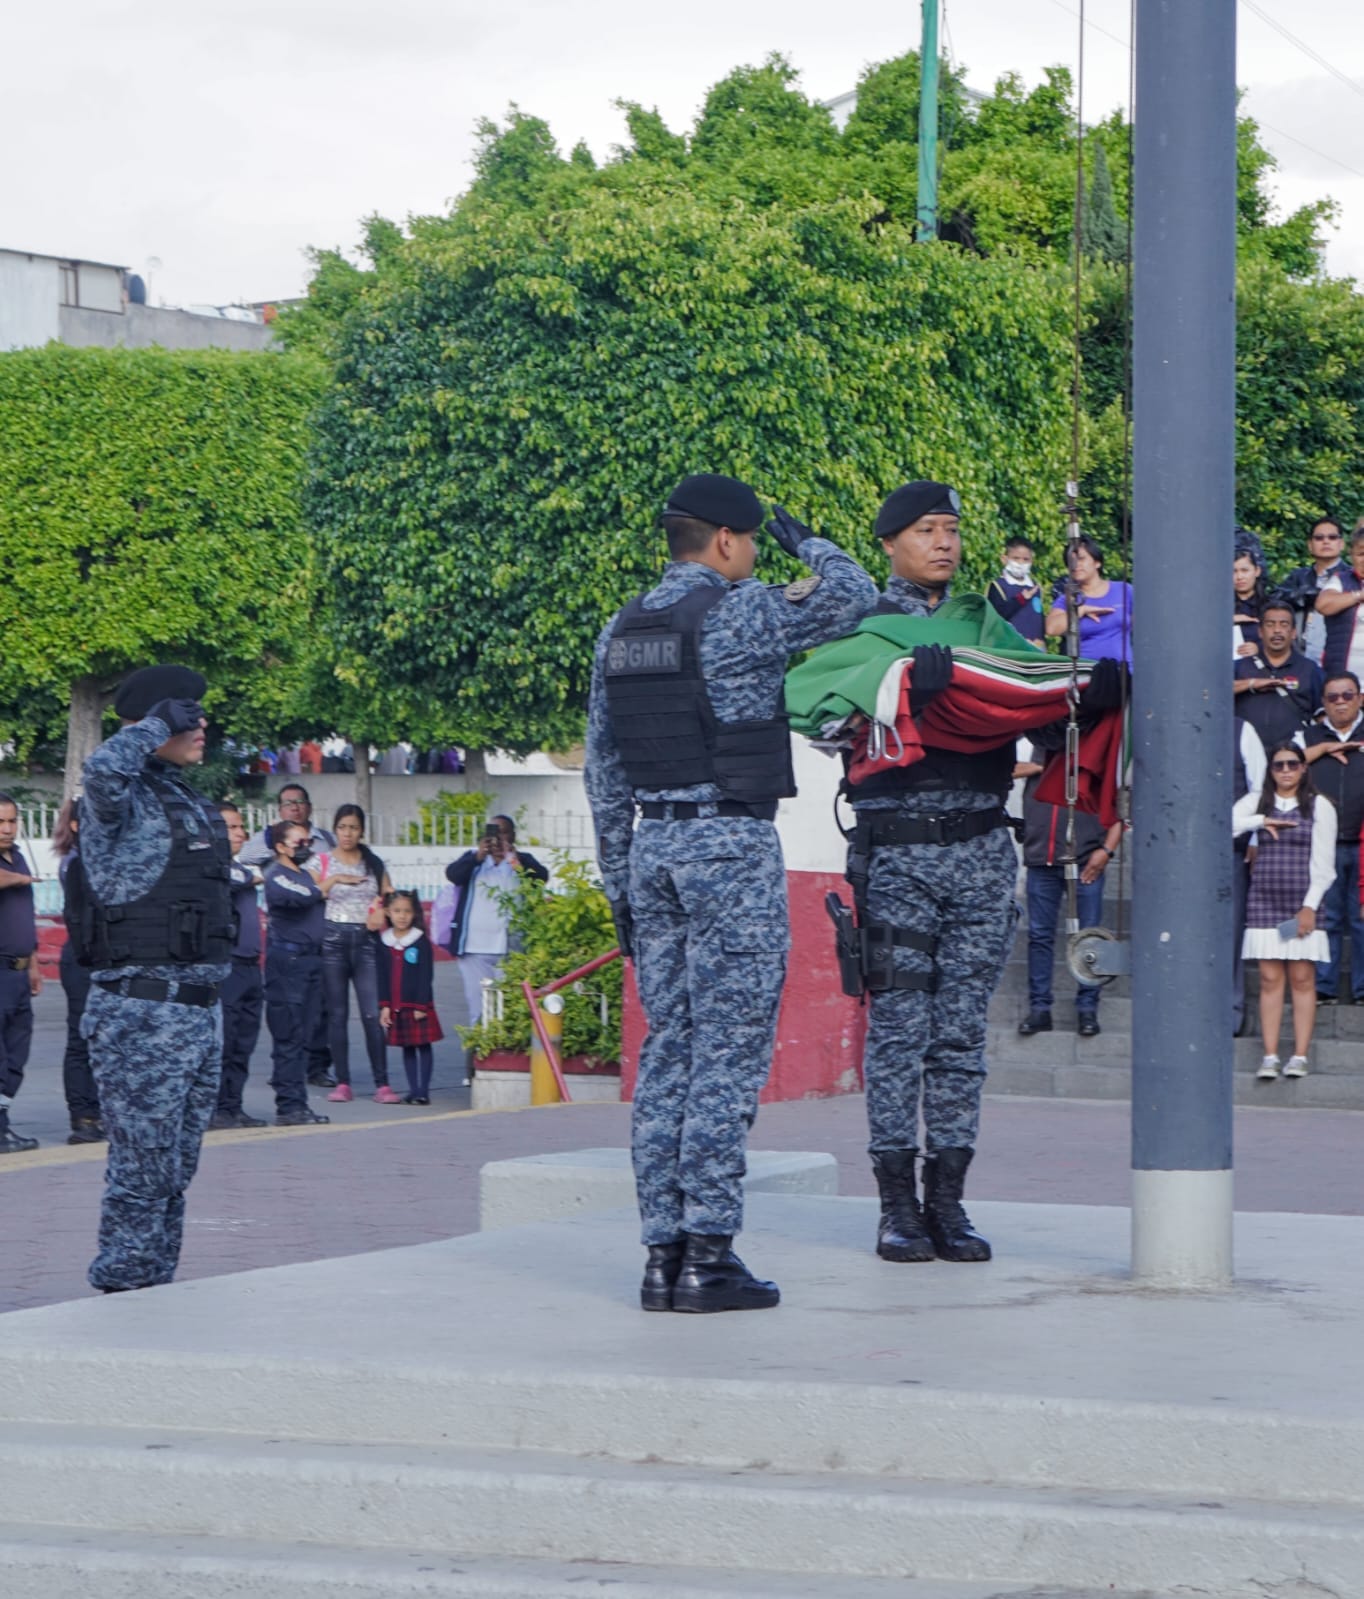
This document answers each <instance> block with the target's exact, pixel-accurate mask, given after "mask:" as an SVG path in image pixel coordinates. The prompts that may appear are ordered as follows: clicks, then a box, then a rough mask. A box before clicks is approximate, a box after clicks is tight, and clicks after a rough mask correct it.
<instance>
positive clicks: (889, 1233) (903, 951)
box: [848, 482, 1018, 1261]
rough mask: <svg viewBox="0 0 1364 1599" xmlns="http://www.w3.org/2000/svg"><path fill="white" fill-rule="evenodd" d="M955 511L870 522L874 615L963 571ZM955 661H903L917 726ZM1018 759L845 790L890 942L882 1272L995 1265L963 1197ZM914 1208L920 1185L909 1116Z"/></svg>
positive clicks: (870, 1111)
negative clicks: (878, 552) (908, 1264)
mask: <svg viewBox="0 0 1364 1599" xmlns="http://www.w3.org/2000/svg"><path fill="white" fill-rule="evenodd" d="M960 512H961V501H960V499H959V498H958V496H957V492H956V490H955V489H953V488H951V487H949V485H948V484H946V483H932V482H916V483H906V484H905V485H904V486H903V487H901V488H898V489H896V490H895V492H894V493H893V494H892V495H891V496H890V497H889V498H888V499H887V500H886V502H885V504H884V505H883V506H882V507H881V510H880V512H879V513H878V515H877V518H876V523H875V532H876V536H877V537H878V538H879V539H880V540H881V544H882V547H883V548H884V550H885V551H886V554H887V555H889V556H890V562H891V577H890V581H889V583H888V584H887V586H886V592H885V596H884V598H883V599H882V601H881V603H880V605H879V606H878V607H877V609H878V610H879V611H883V612H902V613H904V614H905V615H908V616H931V615H932V614H933V612H934V611H935V610H936V609H937V608H938V606H939V605H940V604H941V603H942V602H943V600H945V599H946V598H947V594H948V587H949V585H950V583H951V581H952V578H953V576H954V575H955V574H956V570H957V568H958V566H959V565H960V564H961V532H960V523H959V520H958V518H959V516H960ZM951 664H952V663H951V654H950V652H949V651H947V650H945V649H942V648H941V647H939V646H937V645H927V646H921V647H920V648H918V649H916V650H915V651H914V654H913V672H912V678H911V702H910V709H911V712H912V714H914V715H915V716H917V715H918V714H919V712H920V711H921V710H922V708H923V706H924V705H925V704H926V703H927V701H928V700H929V699H930V698H931V697H932V696H933V694H935V693H937V692H940V691H941V690H942V689H944V688H946V687H947V686H948V683H949V681H950V677H951ZM1013 764H1014V745H1013V743H1012V742H1010V743H1008V744H1006V745H1004V746H1003V747H1001V748H1000V749H998V750H992V751H989V752H987V753H984V754H979V755H960V754H956V753H953V752H951V751H948V750H942V749H929V750H928V751H927V753H926V754H925V756H924V758H923V759H922V760H920V761H918V762H916V763H915V764H914V765H912V766H908V767H903V768H900V767H896V768H887V769H886V770H885V771H883V772H879V773H876V774H875V775H873V776H872V777H869V778H868V779H867V780H866V781H865V782H861V783H858V784H857V785H856V786H855V787H854V788H853V789H852V803H853V808H854V811H855V812H856V816H857V828H856V832H855V834H854V841H853V845H852V848H851V851H850V856H849V873H848V875H849V880H850V881H852V882H853V885H854V889H855V890H856V889H857V888H858V879H859V876H860V877H861V878H862V879H863V881H864V883H865V888H864V889H863V890H862V893H863V895H864V900H863V903H864V909H863V913H862V914H863V918H864V925H865V923H868V922H869V923H872V924H880V925H881V927H882V928H884V929H887V930H889V936H890V941H891V943H892V946H893V949H892V953H893V958H894V970H895V979H894V981H895V986H894V987H891V988H886V989H882V990H880V991H877V992H873V993H872V994H871V1000H870V1006H871V1017H870V1024H869V1026H868V1029H867V1045H866V1053H865V1056H864V1060H863V1069H864V1074H865V1077H866V1089H867V1119H868V1122H869V1124H870V1131H871V1146H870V1153H871V1161H872V1169H873V1170H874V1172H875V1174H876V1182H877V1187H878V1188H879V1190H880V1194H881V1221H880V1227H879V1229H878V1235H877V1245H876V1252H877V1254H878V1255H880V1256H881V1258H882V1259H883V1260H895V1261H926V1260H932V1259H934V1258H935V1256H936V1257H940V1258H941V1259H943V1260H989V1258H990V1246H989V1244H988V1243H987V1242H986V1241H985V1239H984V1238H982V1237H981V1236H980V1234H979V1233H977V1232H976V1231H975V1230H974V1229H973V1228H972V1226H971V1223H970V1221H969V1220H968V1219H967V1216H966V1212H965V1211H964V1210H963V1209H962V1205H961V1198H962V1191H963V1186H964V1183H965V1179H966V1172H967V1168H968V1167H969V1166H970V1164H971V1158H972V1154H973V1151H974V1147H975V1141H976V1129H977V1125H978V1123H979V1120H980V1095H981V1089H982V1087H983V1085H984V1082H985V1019H986V1010H987V1007H988V1006H989V1003H990V996H991V995H992V994H993V993H994V990H995V988H996V986H997V985H998V982H999V979H1000V975H1001V973H1002V972H1003V969H1004V962H1005V960H1006V959H1007V957H1008V953H1009V944H1010V941H1011V939H1012V938H1013V931H1014V922H1015V920H1016V919H1017V914H1018V912H1017V907H1016V904H1015V901H1014V884H1015V880H1016V878H1017V874H1018V857H1017V855H1016V853H1015V851H1014V844H1013V839H1012V837H1011V836H1010V833H1009V830H1008V821H1007V818H1006V816H1005V813H1004V801H1005V799H1006V797H1007V795H1008V792H1009V788H1010V784H1011V781H1012V773H1013ZM921 1093H922V1100H923V1120H924V1131H925V1135H926V1136H925V1146H926V1153H925V1157H924V1203H923V1208H922V1209H921V1208H920V1205H919V1198H918V1190H917V1187H916V1183H915V1157H916V1155H917V1153H918V1147H919V1104H920V1095H921Z"/></svg>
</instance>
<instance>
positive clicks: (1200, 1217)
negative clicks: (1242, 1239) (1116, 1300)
mask: <svg viewBox="0 0 1364 1599" xmlns="http://www.w3.org/2000/svg"><path fill="white" fill-rule="evenodd" d="M1232 1177H1233V1174H1232V1173H1231V1172H1230V1171H1134V1172H1133V1173H1132V1276H1133V1277H1134V1278H1135V1279H1136V1280H1137V1281H1138V1282H1141V1283H1145V1284H1148V1285H1149V1286H1150V1287H1152V1288H1229V1287H1230V1286H1231V1277H1232Z"/></svg>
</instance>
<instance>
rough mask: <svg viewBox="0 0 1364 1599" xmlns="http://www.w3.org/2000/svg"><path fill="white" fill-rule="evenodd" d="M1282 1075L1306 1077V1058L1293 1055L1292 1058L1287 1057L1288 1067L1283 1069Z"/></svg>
mask: <svg viewBox="0 0 1364 1599" xmlns="http://www.w3.org/2000/svg"><path fill="white" fill-rule="evenodd" d="M1283 1074H1284V1076H1285V1077H1306V1076H1307V1056H1306V1055H1293V1056H1290V1057H1289V1061H1288V1065H1287V1066H1285V1067H1284V1069H1283Z"/></svg>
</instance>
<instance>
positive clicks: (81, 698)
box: [62, 675, 104, 800]
mask: <svg viewBox="0 0 1364 1599" xmlns="http://www.w3.org/2000/svg"><path fill="white" fill-rule="evenodd" d="M103 713H104V690H103V688H102V687H101V686H100V681H99V679H98V678H97V677H95V676H93V675H87V676H85V677H78V678H77V679H76V680H75V682H74V683H72V685H71V711H70V714H69V715H68V717H67V721H66V771H65V774H64V776H63V781H62V798H63V799H64V800H69V799H70V798H71V796H72V795H73V794H74V793H76V792H77V791H78V790H79V788H80V786H81V770H82V768H83V767H84V765H85V758H86V756H87V755H90V754H92V753H93V752H94V751H95V750H96V749H97V748H98V747H99V743H100V733H101V726H100V722H101V718H102V716H103Z"/></svg>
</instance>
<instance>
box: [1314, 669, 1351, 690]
mask: <svg viewBox="0 0 1364 1599" xmlns="http://www.w3.org/2000/svg"><path fill="white" fill-rule="evenodd" d="M1332 683H1353V684H1354V686H1355V693H1356V694H1358V693H1359V692H1360V688H1359V679H1358V678H1357V677H1356V676H1355V674H1354V673H1353V672H1348V671H1346V672H1332V673H1331V675H1330V677H1328V678H1326V679H1325V680H1324V681H1323V683H1322V685H1321V688H1322V692H1323V693H1325V692H1326V690H1327V689H1328V688H1330V686H1331V684H1332Z"/></svg>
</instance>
